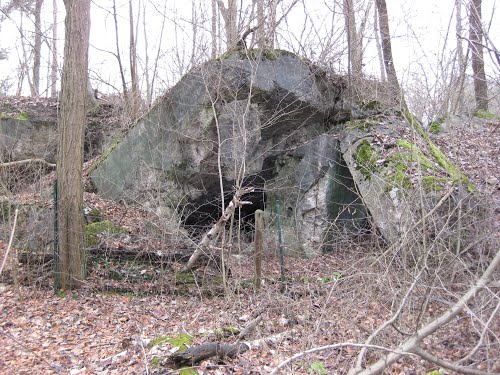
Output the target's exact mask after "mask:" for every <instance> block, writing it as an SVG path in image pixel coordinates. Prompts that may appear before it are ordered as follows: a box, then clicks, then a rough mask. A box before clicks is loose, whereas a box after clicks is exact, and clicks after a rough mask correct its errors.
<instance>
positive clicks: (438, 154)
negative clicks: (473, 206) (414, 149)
mask: <svg viewBox="0 0 500 375" xmlns="http://www.w3.org/2000/svg"><path fill="white" fill-rule="evenodd" d="M403 115H404V117H405V119H406V121H407V122H408V123H409V124H410V126H411V127H412V128H414V129H415V130H416V131H417V132H418V133H419V134H420V135H421V136H422V137H423V138H424V140H425V141H426V142H427V145H428V147H429V150H430V152H431V154H432V156H433V157H434V160H435V161H436V162H437V163H438V164H439V165H440V166H441V167H442V168H443V169H444V170H445V171H446V172H447V173H448V175H449V176H450V177H451V178H452V179H453V184H454V185H455V186H460V185H461V186H465V187H466V188H467V191H468V192H469V193H474V192H476V191H477V188H476V186H475V185H474V184H473V183H472V182H471V181H470V180H469V178H468V177H467V176H466V175H465V174H464V173H463V172H462V171H461V170H460V168H458V167H457V166H456V165H455V164H453V163H452V162H451V161H450V159H448V157H447V156H446V155H445V154H444V153H443V152H442V151H441V150H440V149H439V148H438V147H437V146H436V145H435V144H434V142H432V140H431V139H430V137H429V135H428V134H427V133H426V132H425V131H424V128H423V126H422V124H421V123H420V122H419V121H418V120H417V119H416V118H415V116H413V115H412V114H411V113H410V112H409V111H404V112H403Z"/></svg>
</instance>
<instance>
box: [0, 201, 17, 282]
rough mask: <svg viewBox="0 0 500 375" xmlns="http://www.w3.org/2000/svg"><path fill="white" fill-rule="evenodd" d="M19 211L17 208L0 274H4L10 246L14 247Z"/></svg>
mask: <svg viewBox="0 0 500 375" xmlns="http://www.w3.org/2000/svg"><path fill="white" fill-rule="evenodd" d="M18 212H19V210H18V209H17V208H16V210H15V211H14V223H13V225H12V230H11V231H10V238H9V244H8V245H7V250H6V251H5V255H4V257H3V261H2V265H1V266H0V275H1V274H2V271H3V268H4V267H5V262H6V261H7V257H8V256H9V251H10V248H11V247H12V241H13V240H14V232H15V231H16V224H17V213H18Z"/></svg>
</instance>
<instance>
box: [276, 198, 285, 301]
mask: <svg viewBox="0 0 500 375" xmlns="http://www.w3.org/2000/svg"><path fill="white" fill-rule="evenodd" d="M276 214H277V216H278V244H279V256H280V268H281V291H282V292H283V291H284V290H285V258H284V254H283V235H282V227H281V207H280V200H279V199H278V198H276Z"/></svg>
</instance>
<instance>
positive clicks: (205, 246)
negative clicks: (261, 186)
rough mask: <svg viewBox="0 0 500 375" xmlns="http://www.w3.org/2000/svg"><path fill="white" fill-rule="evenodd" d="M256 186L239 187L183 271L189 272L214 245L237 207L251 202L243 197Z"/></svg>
mask: <svg viewBox="0 0 500 375" xmlns="http://www.w3.org/2000/svg"><path fill="white" fill-rule="evenodd" d="M253 190H254V188H245V189H238V190H236V193H234V196H233V199H232V200H231V202H229V205H228V206H227V207H226V209H225V210H224V213H223V214H222V216H221V217H220V219H219V220H218V221H217V222H216V223H215V224H214V226H213V227H212V228H211V229H210V230H209V231H208V232H207V233H206V234H205V235H204V236H203V238H202V239H201V241H200V243H199V244H198V247H197V248H196V250H195V251H194V252H193V254H192V255H191V257H190V258H189V261H188V262H187V264H186V266H185V267H184V268H183V269H182V270H181V272H188V271H190V270H191V269H192V268H193V267H194V264H195V263H196V261H197V260H198V259H199V258H200V255H201V254H203V253H205V252H207V250H209V249H210V246H211V245H212V241H213V240H214V239H215V238H217V235H218V234H219V233H220V231H221V230H222V228H224V226H225V225H226V222H227V221H228V220H229V219H230V218H231V216H232V215H233V214H234V211H235V209H236V207H240V206H241V205H243V204H251V203H250V202H242V201H241V197H242V196H243V195H245V194H248V193H251V192H253Z"/></svg>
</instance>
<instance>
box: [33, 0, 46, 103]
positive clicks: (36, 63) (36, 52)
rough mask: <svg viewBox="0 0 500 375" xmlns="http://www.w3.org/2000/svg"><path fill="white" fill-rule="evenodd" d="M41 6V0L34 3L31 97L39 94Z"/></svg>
mask: <svg viewBox="0 0 500 375" xmlns="http://www.w3.org/2000/svg"><path fill="white" fill-rule="evenodd" d="M42 5H43V0H36V2H35V13H34V16H35V43H34V46H33V84H32V85H31V96H38V95H39V94H40V62H41V59H42V17H41V15H42Z"/></svg>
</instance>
